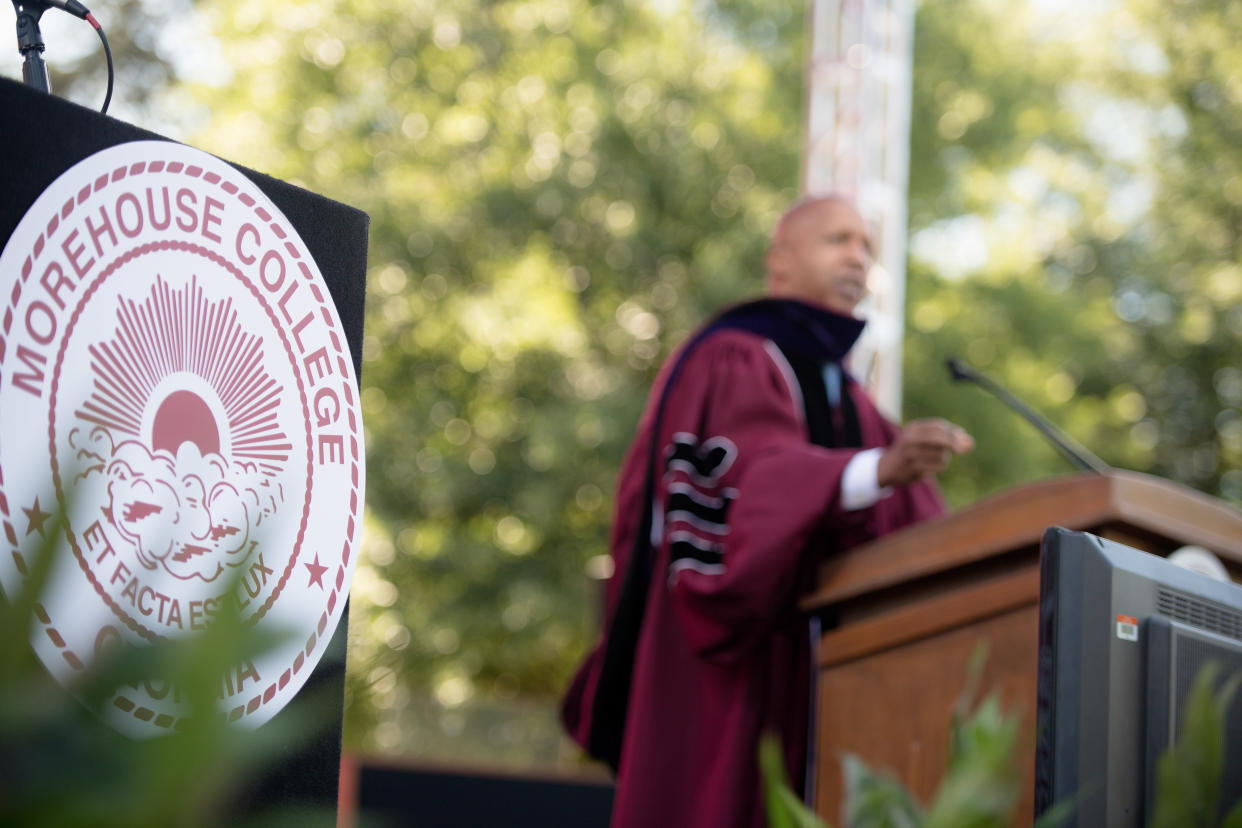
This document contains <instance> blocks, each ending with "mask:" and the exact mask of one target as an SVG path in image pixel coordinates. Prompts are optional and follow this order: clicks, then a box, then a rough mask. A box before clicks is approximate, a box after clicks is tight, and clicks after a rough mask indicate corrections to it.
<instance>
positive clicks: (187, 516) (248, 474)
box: [70, 428, 283, 582]
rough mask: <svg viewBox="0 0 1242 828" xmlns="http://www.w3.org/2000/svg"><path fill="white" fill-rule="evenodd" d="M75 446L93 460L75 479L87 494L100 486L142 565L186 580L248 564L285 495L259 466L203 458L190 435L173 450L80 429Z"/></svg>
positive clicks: (108, 508)
mask: <svg viewBox="0 0 1242 828" xmlns="http://www.w3.org/2000/svg"><path fill="white" fill-rule="evenodd" d="M79 444H80V445H79ZM70 445H71V446H73V447H74V448H75V449H76V450H77V456H78V458H79V460H82V461H85V462H87V463H89V464H90V465H89V466H88V467H87V470H86V472H84V473H83V474H82V475H80V476H79V478H78V479H77V480H76V481H75V486H76V487H78V488H79V491H80V492H81V493H82V494H83V495H88V496H89V492H98V488H97V487H98V486H100V484H102V485H103V486H104V491H105V492H106V503H104V504H101V505H102V506H103V508H104V512H105V513H106V514H108V515H109V517H110V519H111V522H112V524H113V526H115V527H116V529H117V531H118V532H119V533H120V534H121V536H122V537H124V538H125V540H127V541H129V542H130V543H131V544H132V545H133V548H134V550H135V553H136V555H137V557H138V560H139V562H140V563H141V564H142V566H144V567H146V568H147V569H151V570H154V569H157V568H163V569H164V570H165V571H167V572H168V573H169V574H170V575H172V576H173V577H174V578H179V579H181V580H190V579H192V578H199V579H201V580H203V581H208V582H209V581H214V580H215V579H216V578H217V577H219V575H220V573H221V572H224V571H225V569H226V568H228V569H233V568H236V567H239V566H242V565H243V564H245V563H246V562H247V561H248V560H249V559H250V557H251V553H252V552H253V550H254V548H255V546H256V544H257V542H258V539H257V538H256V534H257V533H256V532H255V529H256V528H257V527H259V526H260V525H261V524H262V523H263V522H264V520H265V519H266V518H268V517H269V516H271V515H273V514H275V512H276V510H277V509H278V507H279V505H280V503H281V502H282V501H283V496H282V493H281V491H280V488H279V487H278V486H274V485H273V484H272V483H271V482H270V481H269V480H268V479H266V478H265V477H263V476H262V475H259V474H257V473H256V468H255V466H254V464H252V463H248V462H242V463H230V462H229V461H228V460H227V459H226V458H224V457H222V456H220V455H219V454H215V453H210V454H207V455H206V456H204V455H202V454H201V453H200V452H199V449H198V447H197V446H196V445H195V444H194V443H192V442H189V441H187V442H184V443H182V444H181V446H180V448H179V449H178V451H177V454H176V455H175V456H173V455H172V454H170V453H169V452H167V451H157V452H154V453H152V452H151V451H150V450H149V449H148V448H147V447H146V446H144V445H142V444H141V443H139V442H136V441H133V440H127V441H124V442H122V443H120V444H119V445H116V446H113V445H112V438H111V435H110V434H109V433H108V431H107V430H106V429H103V428H94V429H91V431H90V433H89V434H83V433H82V432H81V430H79V429H75V430H74V431H73V433H71V434H70ZM86 486H89V489H87V488H85V487H86ZM96 496H98V495H96Z"/></svg>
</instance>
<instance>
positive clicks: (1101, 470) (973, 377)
mask: <svg viewBox="0 0 1242 828" xmlns="http://www.w3.org/2000/svg"><path fill="white" fill-rule="evenodd" d="M945 365H947V366H948V368H949V374H951V375H952V377H953V379H954V380H956V381H958V382H963V381H965V382H973V383H974V384H975V385H978V386H979V387H980V388H982V389H984V390H985V391H987V392H988V393H990V394H992V395H993V396H995V397H996V398H997V399H999V400H1000V401H1001V402H1003V403H1004V404H1005V405H1007V406H1009V407H1010V408H1012V409H1013V410H1014V411H1016V412H1018V414H1019V415H1021V416H1022V418H1023V419H1025V420H1026V421H1027V422H1028V423H1030V424H1031V425H1033V426H1035V428H1036V429H1038V430H1039V433H1040V434H1042V435H1043V436H1044V439H1046V440H1047V441H1048V442H1049V443H1051V444H1052V445H1053V447H1054V448H1055V449H1056V450H1057V451H1059V452H1061V454H1062V455H1063V456H1064V457H1065V459H1066V460H1069V461H1070V463H1071V464H1072V465H1073V466H1074V467H1075V468H1079V469H1082V470H1084V471H1092V472H1095V473H1096V474H1107V473H1108V472H1110V471H1112V470H1113V467H1112V466H1110V465H1108V464H1107V463H1105V462H1104V461H1103V460H1101V459H1100V458H1098V457H1096V456H1095V455H1094V454H1092V453H1091V451H1090V450H1088V449H1086V448H1084V447H1083V446H1082V445H1081V444H1080V443H1078V442H1077V441H1076V440H1074V438H1073V437H1070V436H1069V435H1068V434H1066V433H1065V432H1064V431H1062V430H1061V429H1059V428H1057V427H1056V426H1055V425H1053V424H1052V423H1051V422H1049V421H1048V420H1047V419H1046V418H1044V417H1043V416H1041V415H1040V414H1039V413H1038V412H1036V411H1035V410H1034V409H1032V408H1031V407H1030V406H1028V405H1027V404H1026V403H1024V402H1022V401H1021V400H1020V399H1018V398H1017V397H1015V396H1014V395H1013V394H1011V393H1009V392H1008V391H1006V390H1005V389H1004V388H1002V387H1001V386H999V385H997V384H996V383H995V382H994V381H993V380H991V379H989V378H988V377H986V376H984V375H983V374H980V373H979V372H978V371H976V370H974V369H973V368H971V367H970V366H969V365H967V364H966V363H965V362H962V361H961V360H960V359H958V358H957V357H950V358H949V359H948V360H946V361H945Z"/></svg>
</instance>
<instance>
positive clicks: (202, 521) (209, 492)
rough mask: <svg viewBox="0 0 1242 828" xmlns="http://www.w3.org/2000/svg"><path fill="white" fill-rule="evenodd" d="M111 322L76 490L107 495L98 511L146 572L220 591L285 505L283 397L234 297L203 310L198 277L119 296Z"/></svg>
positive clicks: (83, 413)
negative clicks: (86, 487)
mask: <svg viewBox="0 0 1242 828" xmlns="http://www.w3.org/2000/svg"><path fill="white" fill-rule="evenodd" d="M115 323H116V324H115V330H114V332H113V334H112V336H111V338H110V339H108V340H107V341H102V342H96V343H94V344H91V345H90V346H89V348H88V352H89V354H90V378H91V381H92V382H91V391H90V394H89V395H88V396H87V397H86V399H85V400H84V401H83V402H82V404H81V405H80V407H79V408H78V409H77V410H76V411H75V421H76V422H77V423H78V426H77V427H75V428H74V429H73V430H72V432H71V433H70V435H69V442H70V445H71V446H72V447H73V449H74V450H75V452H76V455H77V457H78V459H79V460H84V461H86V463H87V465H86V470H85V471H84V472H83V473H82V474H80V475H79V476H78V478H77V480H76V481H75V484H76V483H81V482H89V483H90V484H91V485H92V486H99V485H104V486H106V496H107V505H106V506H105V509H104V511H105V513H106V514H107V515H108V517H109V520H110V522H111V523H112V525H113V526H115V527H116V529H117V530H118V531H119V532H120V534H121V535H122V536H123V537H124V538H125V539H126V540H127V541H129V542H130V543H132V544H133V546H134V550H135V552H136V554H137V558H138V560H139V562H140V563H141V564H142V566H143V567H145V568H147V569H151V570H154V569H156V568H157V567H162V568H163V569H164V570H165V571H166V572H167V573H168V574H169V575H172V576H173V577H175V578H178V579H181V580H190V579H194V578H197V579H201V580H202V581H208V582H209V581H213V580H215V579H216V578H217V577H218V576H219V575H220V574H221V572H223V571H225V570H226V569H228V568H235V567H239V566H242V565H243V564H245V563H247V562H248V561H249V560H250V559H251V556H252V553H253V552H254V550H255V547H256V546H257V545H258V540H257V538H256V537H255V534H256V529H257V528H258V527H259V526H260V525H261V524H262V523H263V522H264V521H265V520H270V519H271V518H272V517H273V516H274V515H275V514H276V512H277V510H278V508H279V507H280V505H281V503H282V501H283V499H284V497H283V491H282V487H281V485H280V484H279V482H278V478H279V476H280V475H281V474H282V473H283V472H284V470H285V467H286V465H287V464H288V461H289V457H290V453H291V451H292V449H293V446H292V443H291V441H290V440H289V438H288V436H287V435H286V433H285V431H284V430H283V429H282V428H281V426H280V420H279V417H278V414H279V409H280V405H281V400H282V396H283V394H284V392H285V389H284V387H283V386H282V384H281V383H280V382H278V381H277V380H276V379H275V378H273V377H272V376H271V375H270V373H269V372H268V371H267V370H266V369H265V367H264V352H263V340H262V339H261V338H260V337H259V336H256V335H254V334H252V333H249V332H247V330H246V328H245V326H244V325H243V324H242V320H241V319H240V318H239V315H238V313H237V310H236V309H235V308H234V307H233V300H232V299H231V298H225V299H223V300H221V301H215V302H213V301H211V300H209V299H208V298H207V296H206V295H205V292H204V290H203V288H202V286H201V285H200V284H199V282H198V279H197V277H192V278H191V279H190V281H189V283H188V284H187V285H185V286H184V287H182V288H175V287H172V286H170V285H169V284H168V282H167V281H165V280H164V279H163V278H161V277H157V278H156V280H155V282H154V284H153V285H152V286H151V289H150V292H149V293H148V295H147V296H146V297H145V298H142V299H141V300H140V301H135V300H133V299H129V298H124V299H121V301H120V302H119V303H118V306H117V310H116V318H115ZM100 476H102V478H103V482H102V483H100V481H99V477H100ZM95 491H98V489H95Z"/></svg>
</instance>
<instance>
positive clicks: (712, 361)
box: [562, 300, 943, 828]
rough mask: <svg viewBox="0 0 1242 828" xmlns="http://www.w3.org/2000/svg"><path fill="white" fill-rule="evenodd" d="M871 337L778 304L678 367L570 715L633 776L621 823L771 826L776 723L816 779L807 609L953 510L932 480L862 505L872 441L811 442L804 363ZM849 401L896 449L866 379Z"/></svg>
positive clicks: (617, 535)
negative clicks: (825, 585)
mask: <svg viewBox="0 0 1242 828" xmlns="http://www.w3.org/2000/svg"><path fill="white" fill-rule="evenodd" d="M860 330H861V323H858V322H856V321H855V320H852V319H848V318H846V317H841V316H839V315H837V314H834V313H831V312H829V311H827V310H826V309H823V308H820V307H817V306H812V305H806V304H803V303H799V302H792V301H788V300H760V301H758V302H754V303H751V304H748V305H743V306H740V307H738V308H734V309H732V310H731V311H727V312H726V313H725V314H722V315H721V316H720V317H718V318H717V319H716V320H715V321H714V322H713V323H711V324H709V325H708V326H707V327H706V328H705V329H703V330H702V331H700V333H699V334H698V335H697V336H696V337H694V338H692V339H691V340H690V341H689V343H688V344H687V345H683V346H682V349H681V350H680V351H679V352H678V353H677V354H675V355H674V356H673V357H672V358H671V359H670V360H669V362H668V363H667V364H666V365H665V366H664V368H663V369H662V370H661V373H660V377H659V379H658V380H657V383H656V386H655V391H653V393H652V395H651V399H650V400H649V402H648V406H647V410H646V412H645V413H644V415H643V418H642V421H641V423H640V426H639V430H638V434H637V437H636V438H635V440H634V443H633V445H632V446H631V448H630V451H629V453H628V455H627V457H626V460H625V463H624V466H623V468H622V472H621V476H620V479H619V482H618V491H617V510H616V520H615V523H614V525H613V530H612V534H611V538H610V548H611V552H612V555H613V557H614V559H615V564H616V566H615V574H614V576H613V577H612V578H611V579H610V581H609V583H608V588H607V592H606V605H605V622H604V630H603V634H602V636H601V640H600V644H599V646H598V647H597V648H596V649H595V650H594V652H592V653H591V654H590V655H589V656H588V657H587V660H586V662H585V663H584V664H583V666H582V667H581V668H580V670H579V672H578V674H577V676H576V677H575V679H574V682H573V684H572V685H571V687H570V690H569V693H568V694H567V696H566V699H565V701H564V704H563V710H562V713H563V719H564V722H565V725H566V728H567V730H568V731H569V733H570V735H571V736H573V737H574V738H575V739H576V740H577V741H578V742H579V743H580V744H582V745H583V746H584V747H586V748H587V749H588V751H590V752H592V753H593V754H594V755H596V756H599V757H600V758H603V759H604V760H605V761H607V762H609V764H611V765H613V767H614V768H615V769H616V770H617V785H616V796H615V804H614V808H613V817H612V825H613V828H659V826H669V828H728V826H761V825H763V824H764V817H763V803H762V801H761V796H760V787H759V778H758V770H757V757H756V750H757V744H758V740H759V736H760V734H761V733H762V732H764V731H771V732H773V733H775V734H777V735H778V736H779V738H780V739H781V741H782V744H783V746H784V750H785V756H786V762H787V763H788V767H789V770H790V777H791V779H793V780H794V783H795V785H798V786H800V785H801V783H802V780H803V774H804V772H805V767H806V756H807V727H808V711H809V703H810V698H809V696H810V687H811V672H810V632H809V624H808V619H807V617H806V616H805V615H804V614H802V613H800V612H799V611H798V609H797V604H798V598H799V596H801V595H803V594H804V593H805V592H807V591H808V590H809V589H810V588H811V587H812V586H813V585H814V578H815V573H816V569H817V564H818V563H819V562H820V561H821V560H822V559H823V558H824V557H825V556H826V555H832V554H833V553H835V552H841V551H844V550H846V549H848V548H850V547H852V546H855V545H858V544H860V543H864V542H866V541H868V540H870V539H872V538H875V537H877V536H879V535H883V534H885V533H887V532H892V531H894V530H896V529H900V528H901V527H903V526H906V525H908V524H910V523H913V522H915V521H918V520H922V519H925V518H928V517H932V516H935V515H938V514H940V513H941V512H942V511H943V506H942V502H941V499H940V496H939V494H938V492H937V490H936V488H935V486H934V484H932V483H920V484H916V485H914V486H910V487H905V488H900V489H897V490H895V491H894V492H893V493H892V494H891V495H890V496H888V497H886V498H884V499H881V500H880V501H879V502H877V503H876V504H875V505H874V506H871V507H869V508H866V509H862V510H859V511H853V512H846V511H844V510H842V508H841V506H840V499H841V474H842V471H843V470H844V468H845V466H846V464H847V463H848V462H849V460H850V458H852V457H853V456H854V455H855V454H856V453H857V452H858V451H859V448H826V447H823V446H820V445H814V444H813V443H812V442H810V434H811V431H812V430H813V429H812V428H810V427H809V426H808V422H807V416H808V413H807V412H808V411H813V410H814V406H808V405H806V404H804V399H803V393H804V391H803V388H802V387H801V386H800V384H799V382H798V380H797V378H796V377H795V371H794V369H793V367H792V366H791V363H792V364H797V363H798V361H799V360H800V359H801V360H803V361H804V362H805V360H806V359H807V358H812V359H815V360H821V361H839V360H840V358H841V357H842V356H844V354H845V352H846V351H848V349H849V348H850V347H851V346H852V344H853V342H854V340H855V338H856V337H857V335H858V333H859V331H860ZM822 389H823V386H822V385H821V386H820V390H821V391H822ZM845 392H846V393H848V394H849V395H850V398H851V400H852V401H853V403H854V408H855V409H856V412H857V437H858V438H859V441H860V442H861V445H862V447H863V448H868V447H873V446H886V445H888V444H890V443H891V442H892V441H893V439H894V438H895V436H896V434H897V431H898V429H897V427H896V426H894V425H893V424H892V423H890V422H888V421H887V420H885V419H884V417H883V416H882V415H881V414H880V413H879V412H878V411H877V410H876V408H875V406H874V404H873V403H872V401H871V400H870V399H869V398H868V396H867V394H866V393H865V392H864V391H863V390H862V389H861V388H860V387H859V386H858V384H857V383H855V382H853V381H852V380H850V379H849V378H848V376H847V377H846V381H845ZM820 408H821V409H822V408H824V407H823V406H820ZM653 432H655V434H654V438H655V442H654V443H653V442H652V441H653ZM653 449H654V451H653ZM649 470H651V471H653V472H654V473H653V474H650V475H649ZM649 477H650V479H649ZM648 493H650V494H648ZM648 502H653V503H654V508H652V509H650V510H648V509H646V508H645V506H646V505H647V503H648ZM643 536H646V537H649V538H650V542H649V543H646V542H643V541H642V538H643ZM634 559H638V562H637V564H635V561H634ZM627 577H628V578H629V579H630V580H631V582H632V583H631V584H629V586H628V587H627V586H626V584H625V581H626V579H627ZM627 690H628V692H627ZM853 703H857V700H855V701H854V702H853Z"/></svg>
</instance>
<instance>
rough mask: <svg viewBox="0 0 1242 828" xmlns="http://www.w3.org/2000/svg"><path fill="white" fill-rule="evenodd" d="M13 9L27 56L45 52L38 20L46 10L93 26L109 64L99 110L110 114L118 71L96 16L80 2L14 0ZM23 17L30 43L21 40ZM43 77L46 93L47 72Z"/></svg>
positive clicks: (71, 0)
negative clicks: (56, 10) (105, 89)
mask: <svg viewBox="0 0 1242 828" xmlns="http://www.w3.org/2000/svg"><path fill="white" fill-rule="evenodd" d="M13 7H14V8H15V9H16V10H17V13H18V17H19V21H18V23H19V25H18V35H19V36H18V40H19V44H20V45H21V46H22V51H23V54H25V53H26V51H28V50H34V49H37V50H38V51H39V52H42V51H43V41H42V40H41V39H39V34H38V20H39V16H40V15H42V14H43V11H44V9H51V8H55V9H60V10H61V11H63V12H67V13H69V14H71V15H73V16H74V17H76V18H79V19H81V20H85V21H86V22H87V23H90V24H91V28H93V29H94V30H95V33H96V34H98V35H99V39H100V40H101V41H102V42H103V48H104V57H105V59H106V60H107V63H108V91H107V93H106V94H105V95H104V102H103V107H102V108H101V109H100V110H99V111H100V112H101V113H103V114H105V115H106V114H107V113H108V105H109V104H110V103H112V87H113V84H114V82H115V78H116V71H115V69H114V67H113V65H112V47H111V46H110V45H108V35H106V34H105V33H104V30H103V26H101V25H100V24H99V21H98V20H96V19H95V15H93V14H91V11H90V9H88V8H86V6H84V5H82V4H81V3H80V2H79V0H28V2H23V0H13ZM22 15H27V16H28V29H29V36H31V40H30V42H29V43H23V42H22V39H21V32H22V29H21V17H22ZM43 75H44V79H43V83H42V84H40V85H39V86H40V87H41V88H42V89H43V91H45V92H46V91H48V90H47V78H46V72H43Z"/></svg>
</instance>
